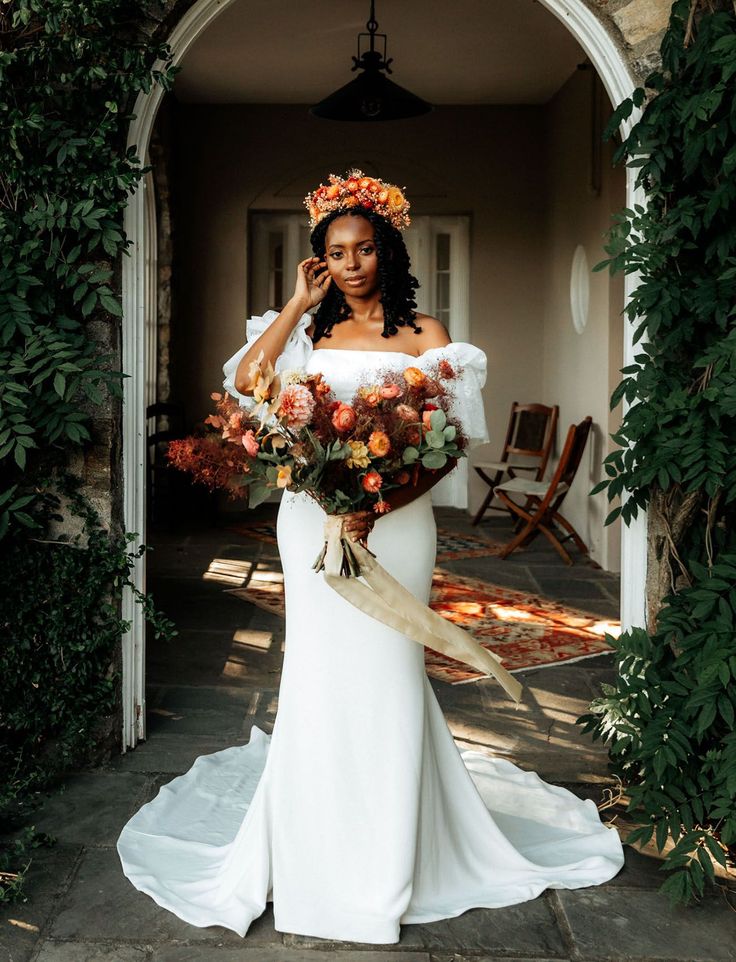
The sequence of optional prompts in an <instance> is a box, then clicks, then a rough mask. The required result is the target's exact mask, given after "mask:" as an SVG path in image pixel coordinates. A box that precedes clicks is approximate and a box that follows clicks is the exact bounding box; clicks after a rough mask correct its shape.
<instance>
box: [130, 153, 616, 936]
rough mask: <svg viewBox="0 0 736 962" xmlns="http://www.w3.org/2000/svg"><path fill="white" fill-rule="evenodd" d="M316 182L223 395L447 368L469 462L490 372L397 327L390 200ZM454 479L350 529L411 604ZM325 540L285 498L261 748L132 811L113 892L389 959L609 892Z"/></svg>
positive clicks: (399, 297)
mask: <svg viewBox="0 0 736 962" xmlns="http://www.w3.org/2000/svg"><path fill="white" fill-rule="evenodd" d="M330 181H331V184H330V187H331V188H332V190H331V192H330V193H328V190H325V189H324V188H320V189H318V191H315V192H313V193H312V194H310V195H308V197H307V205H308V207H309V210H310V214H311V226H312V227H313V231H312V246H313V250H314V252H315V256H314V257H311V258H307V259H306V260H305V261H303V262H302V263H301V264H300V265H299V268H298V272H297V274H298V276H297V281H296V287H295V291H294V296H293V297H292V299H291V300H290V301H289V302H288V303H287V304H286V305H285V306H284V308H283V309H282V310H281V311H279V312H276V311H269V312H267V313H266V314H265V315H264V316H263V317H252V318H250V319H249V320H248V324H247V331H246V336H247V341H246V344H245V345H244V346H243V347H242V348H241V349H240V350H239V351H238V352H237V353H236V354H235V355H234V356H233V357H232V358H230V360H229V361H228V362H227V363H226V364H225V366H224V373H225V388H226V389H227V390H228V391H229V392H230V393H231V394H232V395H233V396H235V397H236V398H238V399H239V401H240V403H241V405H242V406H244V407H252V406H253V398H252V396H250V395H249V394H248V392H247V390H246V385H247V372H248V367H249V364H250V362H251V361H253V360H255V359H256V357H257V356H258V353H259V351H261V350H262V351H263V353H264V361H268V360H271V361H272V362H274V366H275V368H276V370H277V371H281V370H286V369H293V368H301V369H303V370H305V371H307V372H310V373H313V372H317V371H321V372H323V374H324V376H325V380H326V381H327V382H328V383H329V384H330V386H331V388H332V390H333V391H334V393H335V396H336V397H337V398H338V399H340V400H342V401H349V400H350V399H351V398H352V396H353V394H354V391H355V389H356V387H357V385H358V384H360V383H365V381H366V380H367V379H369V378H370V375H371V372H373V373H377V371H378V370H379V369H380V370H382V371H383V370H385V369H386V368H387V367H391V366H393V365H395V366H396V368H397V369H398V370H402V369H403V368H404V367H406V366H408V365H409V364H411V365H414V366H417V367H420V368H421V367H423V366H425V365H430V364H434V363H436V362H437V361H438V360H439V358H440V357H446V358H447V359H448V360H449V361H450V362H451V363H453V365H454V366H456V367H457V368H460V369H462V375H461V378H460V379H459V384H458V385H457V387H458V390H457V396H456V398H455V401H454V410H453V412H452V413H454V415H455V416H456V417H458V418H459V419H460V420H461V422H462V424H463V426H464V428H465V431H466V434H467V435H468V436H469V438H470V446H471V447H472V446H474V445H475V444H478V443H481V442H483V441H486V440H487V439H488V435H487V432H486V422H485V417H484V414H483V401H482V397H481V388H482V387H483V385H484V383H485V378H486V356H485V354H484V353H483V352H482V351H481V350H479V349H478V348H477V347H474V346H473V345H471V344H467V343H452V342H450V340H449V338H448V335H447V331H446V329H445V328H444V326H443V325H442V324H441V323H440V322H439V321H438V320H436V319H435V318H432V317H428V316H426V315H422V314H417V313H416V311H415V310H414V308H415V306H416V305H415V302H414V300H413V296H412V295H413V291H414V290H415V289H416V287H417V286H418V284H417V281H416V280H415V279H414V278H413V277H412V275H411V274H410V265H409V258H408V255H407V253H406V247H405V244H404V242H403V238H402V237H401V232H400V231H401V229H402V227H404V226H406V224H407V223H408V216H407V215H406V210H407V208H408V204H407V203H406V200H405V198H404V197H403V194H402V192H401V191H399V189H398V188H397V187H395V186H393V185H389V184H384V183H383V182H382V181H379V180H377V179H376V178H364V177H362V174H361V172H360V171H352V172H350V174H349V175H348V176H347V177H346V178H345V179H342V178H336V177H334V175H331V177H330ZM356 184H357V186H356ZM381 198H385V199H386V201H387V202H383V201H382V200H381ZM364 201H367V202H368V203H365V204H364V203H363V202H364ZM316 307H318V308H319V309H318V310H317V311H316V312H315V313H314V316H312V314H310V313H309V312H310V311H311V310H312V309H314V308H316ZM380 338H383V340H381V339H380ZM453 467H454V462H450V463H449V464H448V466H447V467H446V468H445V469H441V470H439V471H436V472H434V473H433V474H430V473H427V474H426V475H425V476H424V477H423V478H422V479H420V482H419V483H418V484H417V486H416V487H414V488H412V487H411V486H408V485H407V486H405V487H404V488H397V489H393V490H390V491H388V492H387V493H386V494H385V498H386V500H388V501H389V503H390V504H391V507H392V510H390V511H389V512H388V513H386V514H381V515H375V514H373V513H371V512H370V511H363V512H355V513H353V514H351V515H350V516H349V517H348V519H347V522H346V526H347V529H348V532H349V534H350V536H351V537H353V538H356V539H357V538H360V539H362V541H363V543H364V544H367V546H368V547H369V548H370V550H371V551H372V552H373V553H374V554H375V555H376V558H377V560H378V562H379V563H380V564H381V565H382V566H383V567H384V568H385V569H386V570H387V571H388V572H389V573H390V574H392V575H393V576H394V577H395V578H396V579H398V580H399V581H400V582H401V583H402V584H403V585H404V586H405V587H406V588H408V590H409V591H410V592H411V593H412V594H413V595H414V596H415V597H416V598H417V599H419V600H420V601H421V602H422V603H423V604H427V603H428V601H429V596H430V588H431V581H432V572H433V568H434V563H435V555H436V527H435V520H434V515H433V511H432V502H431V491H430V489H431V487H432V486H433V485H434V484H435V483H436V482H437V481H438V480H439V478H440V477H442V476H443V474H445V473H447V471H448V470H452V468H453ZM324 521H325V514H324V512H323V510H322V508H321V507H319V505H317V503H316V502H315V501H313V500H312V499H311V498H310V497H309V496H308V495H306V494H305V493H295V492H292V491H290V490H289V489H288V488H287V489H286V490H284V493H283V497H282V500H281V503H280V505H279V511H278V519H277V536H278V547H279V553H280V556H281V561H282V565H283V573H284V590H285V609H286V611H285V613H286V638H285V652H284V662H283V671H282V676H281V683H280V688H279V700H278V711H277V716H276V720H275V723H274V727H273V732H272V734H271V735H270V736H269V735H268V734H266V733H265V732H263V731H262V730H261V729H260V728H258V727H257V726H254V727H253V728H252V731H251V735H250V740H249V741H248V743H247V744H245V745H239V746H234V747H232V748H228V749H225V750H223V751H218V752H215V753H213V754H211V755H203V756H200V757H199V758H198V759H197V760H196V761H195V763H194V765H193V766H192V767H191V768H190V770H189V771H188V772H186V773H185V774H184V775H181V776H178V777H177V778H174V779H173V780H172V781H171V782H170V783H169V784H168V785H165V786H163V787H162V788H161V790H160V792H159V794H158V795H157V796H156V798H154V799H153V800H152V801H150V802H148V803H147V804H146V805H143V806H142V807H141V808H140V809H139V810H138V811H137V812H136V813H135V815H134V816H133V817H132V818H131V819H130V820H129V822H128V823H127V825H126V826H125V827H124V829H123V831H122V833H121V835H120V837H119V839H118V843H117V848H118V852H119V855H120V859H121V864H122V867H123V871H124V873H125V875H126V876H127V877H128V878H129V879H130V881H131V882H132V883H133V884H134V885H135V886H136V887H137V888H138V889H140V890H141V891H143V892H146V893H147V894H148V895H150V896H151V897H152V898H153V899H154V900H155V901H156V902H157V903H158V904H159V905H161V906H163V907H164V908H166V909H169V910H170V911H172V912H174V913H175V914H176V915H178V916H179V917H180V918H182V919H184V920H186V921H188V922H190V923H192V924H193V925H196V926H209V925H222V926H225V927H226V928H229V929H232V930H234V931H235V932H238V933H239V934H240V935H241V936H245V935H246V934H247V931H248V928H249V926H250V924H251V922H252V921H253V920H254V919H255V918H257V917H258V916H259V915H261V914H262V912H263V911H264V910H265V908H266V903H267V902H269V901H271V902H273V913H274V923H275V927H276V930H277V931H279V932H288V933H294V934H301V935H309V936H316V937H320V938H326V939H337V940H344V941H352V942H365V943H373V944H389V943H395V942H398V941H399V937H400V926H401V925H402V924H409V923H421V922H430V921H435V920H437V919H444V918H451V917H454V916H457V915H460V914H461V913H463V912H465V911H466V910H468V909H470V908H474V907H481V906H483V907H491V908H495V907H501V906H507V905H512V904H515V903H518V902H523V901H526V900H529V899H533V898H535V897H536V896H537V895H539V894H540V893H541V892H542V891H544V890H545V889H547V888H567V889H572V888H580V887H584V886H589V885H599V884H601V883H603V882H606V881H608V880H609V879H611V878H612V877H613V876H614V875H616V874H617V873H618V872H619V870H620V869H621V867H622V865H623V862H624V857H623V849H622V845H621V841H620V839H619V836H618V833H617V832H616V830H615V829H614V828H612V827H608V826H606V825H604V824H603V823H602V822H601V820H600V817H599V814H598V810H597V808H596V806H595V804H594V802H593V801H591V800H590V799H587V800H583V799H580V798H578V797H577V796H575V795H574V794H572V793H571V792H569V791H567V790H566V789H563V788H561V787H559V786H554V785H551V784H548V783H546V782H544V781H543V780H542V779H540V778H539V776H538V775H537V774H536V773H534V772H526V771H523V770H522V769H520V768H518V767H517V766H516V765H514V764H513V763H511V762H510V761H508V760H506V759H503V758H494V757H492V756H490V755H487V754H485V753H482V752H476V751H462V752H461V751H459V750H458V748H457V746H456V745H455V742H454V741H453V738H452V734H451V732H450V730H449V728H448V726H447V723H446V721H445V719H444V716H443V714H442V711H441V709H440V706H439V703H438V701H437V699H436V696H435V694H434V691H433V689H432V687H431V685H430V683H429V679H428V677H427V674H426V671H425V668H424V653H423V649H422V647H421V645H419V644H417V642H416V641H414V640H412V639H410V638H407V637H406V636H404V635H402V634H400V633H399V632H397V631H396V630H394V629H392V628H389V627H387V626H385V625H383V624H382V623H380V622H379V621H377V620H375V619H373V618H372V617H370V616H369V615H368V614H366V613H364V612H363V611H361V610H359V609H357V608H355V607H353V606H352V605H351V604H350V603H349V602H348V601H346V600H345V599H344V598H343V597H342V596H341V595H339V594H338V593H337V592H336V591H334V590H333V589H332V588H331V587H330V586H329V585H328V584H327V583H326V582H325V581H324V578H323V575H322V574H318V573H317V572H315V571H314V570H313V568H312V564H313V562H314V559H315V556H316V554H317V552H318V551H319V548H320V546H321V544H322V543H323V539H324Z"/></svg>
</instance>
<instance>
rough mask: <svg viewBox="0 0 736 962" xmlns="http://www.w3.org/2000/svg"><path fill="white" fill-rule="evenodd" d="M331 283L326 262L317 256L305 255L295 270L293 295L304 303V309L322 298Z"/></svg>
mask: <svg viewBox="0 0 736 962" xmlns="http://www.w3.org/2000/svg"><path fill="white" fill-rule="evenodd" d="M331 283H332V277H331V276H330V273H329V271H328V270H327V266H326V262H325V261H321V260H320V259H319V257H307V259H306V260H303V261H302V262H301V263H300V264H299V266H298V267H297V270H296V287H295V288H294V297H295V298H296V299H297V300H300V301H302V303H304V304H306V305H307V308H306V310H309V308H311V307H316V306H317V304H319V302H320V301H321V300H323V298H324V297H325V295H326V294H327V291H328V290H329V288H330V284H331Z"/></svg>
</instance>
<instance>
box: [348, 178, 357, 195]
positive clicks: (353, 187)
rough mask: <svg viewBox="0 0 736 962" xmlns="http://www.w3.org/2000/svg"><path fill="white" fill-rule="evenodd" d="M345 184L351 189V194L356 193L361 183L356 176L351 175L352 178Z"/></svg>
mask: <svg viewBox="0 0 736 962" xmlns="http://www.w3.org/2000/svg"><path fill="white" fill-rule="evenodd" d="M345 186H346V187H347V189H348V190H349V191H350V193H351V194H354V193H355V191H356V190H357V189H358V187H359V184H358V181H357V180H356V179H355V178H354V177H351V178H350V180H349V181H348V182H347V183H346V184H345Z"/></svg>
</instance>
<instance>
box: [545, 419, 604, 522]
mask: <svg viewBox="0 0 736 962" xmlns="http://www.w3.org/2000/svg"><path fill="white" fill-rule="evenodd" d="M592 424H593V418H592V417H591V416H590V415H587V417H584V418H583V420H582V421H581V422H580V424H571V425H570V427H569V428H568V429H567V437H566V438H565V444H564V446H563V448H562V454H561V455H560V460H559V461H558V462H557V467H556V468H555V470H554V473H553V475H552V477H551V478H550V483H549V489H548V494H549V495H551V496H552V497H554V492H555V490H556V488H557V487H558V485H560V484H562V483H565V484H567V486H568V487H567V489H566V490H565V491H563V492H562V493H561V494H560V495H559V501H557V502H556V504H560V503H561V502H562V501H563V500H564V497H565V494H567V491H568V490H569V489H570V488H571V487H572V483H573V481H574V480H575V475H576V474H577V470H578V468H579V467H580V462H581V460H582V458H583V451H584V450H585V445H586V444H587V441H588V435H589V434H590V429H591V426H592ZM545 500H546V499H545Z"/></svg>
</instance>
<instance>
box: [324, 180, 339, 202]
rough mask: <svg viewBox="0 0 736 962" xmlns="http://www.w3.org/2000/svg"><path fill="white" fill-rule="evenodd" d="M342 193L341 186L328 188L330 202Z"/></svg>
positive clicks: (335, 185)
mask: <svg viewBox="0 0 736 962" xmlns="http://www.w3.org/2000/svg"><path fill="white" fill-rule="evenodd" d="M339 193H340V185H339V184H333V185H332V187H328V188H327V190H326V195H327V197H329V199H330V200H334V199H335V197H337V195H338V194H339Z"/></svg>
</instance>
